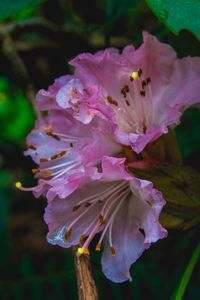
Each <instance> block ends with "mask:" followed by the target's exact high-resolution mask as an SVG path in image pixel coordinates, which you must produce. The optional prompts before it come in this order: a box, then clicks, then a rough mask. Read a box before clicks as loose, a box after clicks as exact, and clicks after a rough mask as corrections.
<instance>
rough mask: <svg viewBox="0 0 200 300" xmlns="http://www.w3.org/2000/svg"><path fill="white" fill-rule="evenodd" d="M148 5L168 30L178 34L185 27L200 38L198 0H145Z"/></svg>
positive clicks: (199, 6)
mask: <svg viewBox="0 0 200 300" xmlns="http://www.w3.org/2000/svg"><path fill="white" fill-rule="evenodd" d="M146 2H147V3H148V5H149V7H150V8H151V9H152V11H153V12H154V14H155V15H156V16H157V17H158V18H159V20H160V21H161V22H162V23H164V24H165V25H166V26H167V27H168V28H169V30H171V31H172V32H173V33H176V34H178V33H179V31H180V30H182V29H187V30H189V31H191V32H193V33H194V34H195V35H196V37H197V38H198V39H200V19H199V16H200V2H199V1H198V0H187V1H183V0H167V1H166V0H146Z"/></svg>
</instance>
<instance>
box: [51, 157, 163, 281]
mask: <svg viewBox="0 0 200 300" xmlns="http://www.w3.org/2000/svg"><path fill="white" fill-rule="evenodd" d="M124 162H125V159H124V158H113V157H103V159H102V174H101V179H99V180H96V181H92V182H91V180H90V179H88V180H86V181H85V182H84V183H82V185H81V186H79V188H78V189H77V190H76V191H75V192H74V193H72V194H71V195H70V196H69V197H67V198H65V199H59V198H56V199H55V200H54V201H53V202H51V203H49V204H48V206H47V208H46V212H45V221H46V223H47V224H48V227H49V233H48V236H47V239H48V241H49V242H50V243H52V244H54V245H55V244H57V245H60V246H62V247H71V246H72V245H77V244H79V243H80V244H82V247H81V248H79V250H78V251H79V253H80V254H81V253H85V254H87V253H89V250H88V246H89V244H90V242H91V240H92V239H93V237H94V236H95V235H96V234H97V233H100V235H99V240H98V242H97V245H96V250H97V251H99V250H100V249H101V247H102V243H103V245H104V251H103V256H102V269H103V272H104V274H105V275H106V276H107V278H109V279H110V280H112V281H114V282H123V281H125V280H127V279H129V280H131V276H130V273H129V268H130V266H131V265H132V264H133V263H134V262H135V261H136V260H137V259H138V258H139V257H140V255H141V254H142V253H143V251H144V250H145V249H147V248H149V246H150V244H151V243H153V242H156V241H157V240H158V239H160V238H163V237H166V235H167V231H166V230H165V229H164V228H162V226H161V225H160V224H159V220H158V219H159V214H160V211H161V209H162V207H163V205H164V203H165V201H164V200H163V198H162V194H161V193H160V192H158V191H157V190H155V189H154V188H153V185H152V183H151V182H149V181H146V180H140V179H137V178H135V177H134V176H132V175H130V174H129V173H127V171H126V170H125V168H124Z"/></svg>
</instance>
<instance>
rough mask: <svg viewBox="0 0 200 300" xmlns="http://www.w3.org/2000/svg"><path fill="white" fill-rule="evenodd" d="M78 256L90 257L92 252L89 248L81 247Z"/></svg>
mask: <svg viewBox="0 0 200 300" xmlns="http://www.w3.org/2000/svg"><path fill="white" fill-rule="evenodd" d="M77 254H78V255H82V254H85V255H90V252H89V249H88V248H83V247H79V248H78V250H77Z"/></svg>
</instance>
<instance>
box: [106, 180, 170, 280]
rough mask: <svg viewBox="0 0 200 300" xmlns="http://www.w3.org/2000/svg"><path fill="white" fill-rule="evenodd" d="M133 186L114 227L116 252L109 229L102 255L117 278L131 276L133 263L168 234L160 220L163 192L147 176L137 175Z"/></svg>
mask: <svg viewBox="0 0 200 300" xmlns="http://www.w3.org/2000/svg"><path fill="white" fill-rule="evenodd" d="M130 187H131V193H130V194H129V196H128V197H127V198H126V199H125V200H124V202H123V205H122V206H121V207H120V210H119V211H118V214H117V215H116V218H115V220H114V223H113V227H112V228H113V230H112V246H113V247H114V249H115V255H114V256H112V255H111V249H110V233H109V234H107V239H106V241H105V249H104V252H103V256H102V269H103V272H104V274H105V275H106V277H107V278H108V279H110V280H112V281H114V282H123V281H126V280H131V275H130V272H129V269H130V267H131V265H132V264H133V263H134V262H135V261H136V260H137V259H138V258H139V257H140V256H141V254H142V253H143V251H144V250H145V249H147V248H149V246H150V243H152V242H155V241H157V240H158V239H160V238H163V237H165V236H166V231H165V230H164V229H163V228H162V227H161V225H160V224H159V220H158V217H159V213H160V210H161V208H162V207H163V205H164V203H165V202H164V200H163V199H162V196H161V194H160V193H158V192H157V191H156V190H155V189H153V186H152V183H151V182H148V181H145V180H138V179H133V180H132V181H131V182H130Z"/></svg>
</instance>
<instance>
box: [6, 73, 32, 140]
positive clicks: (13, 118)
mask: <svg viewBox="0 0 200 300" xmlns="http://www.w3.org/2000/svg"><path fill="white" fill-rule="evenodd" d="M33 123H34V117H33V112H32V109H31V107H30V105H29V103H28V101H27V100H26V99H25V98H24V96H23V94H22V92H21V91H20V90H18V89H17V88H16V87H15V86H14V85H12V84H11V82H10V81H8V80H6V79H5V78H2V77H0V127H1V129H2V130H1V132H0V144H1V139H2V140H9V141H13V142H16V141H20V140H22V139H24V138H25V136H26V134H27V133H28V131H29V130H30V129H31V128H32V127H33Z"/></svg>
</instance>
